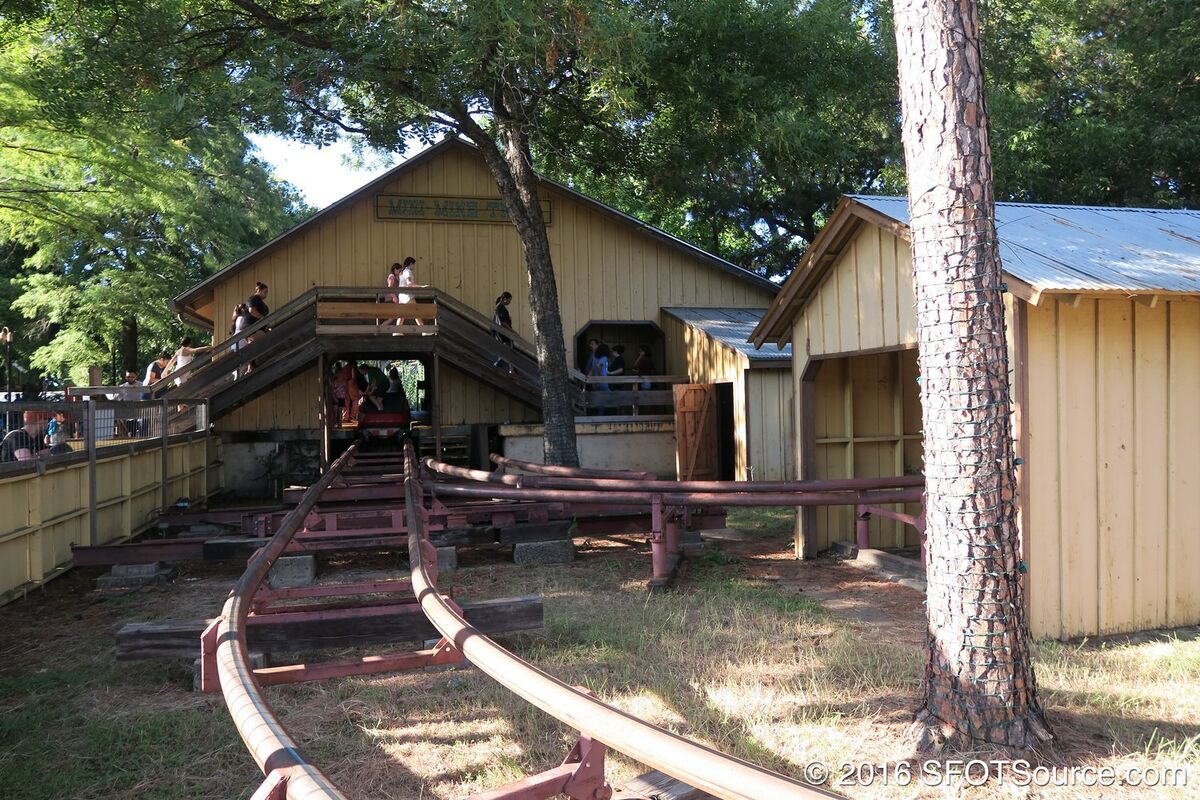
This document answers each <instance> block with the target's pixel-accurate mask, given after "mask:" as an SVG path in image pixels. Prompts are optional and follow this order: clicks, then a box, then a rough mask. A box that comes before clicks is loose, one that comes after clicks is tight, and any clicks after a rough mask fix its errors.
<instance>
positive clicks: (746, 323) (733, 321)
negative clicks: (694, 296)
mask: <svg viewBox="0 0 1200 800" xmlns="http://www.w3.org/2000/svg"><path fill="white" fill-rule="evenodd" d="M663 311H664V312H666V313H668V314H670V315H671V316H672V317H675V318H676V319H678V320H680V321H681V322H683V323H685V324H687V325H690V326H691V327H693V328H695V329H697V330H699V331H701V332H702V333H704V334H705V335H706V336H708V337H710V338H711V339H714V340H716V341H718V342H720V343H721V344H723V345H725V346H726V347H728V348H729V349H731V350H734V351H736V352H738V353H741V354H742V355H743V356H745V357H746V358H748V359H750V362H751V363H752V364H753V363H759V364H763V365H766V364H769V363H774V362H780V361H782V362H788V363H790V361H791V358H792V347H791V345H788V346H786V347H784V348H783V349H782V350H775V349H773V350H758V349H756V348H755V347H754V345H753V344H751V343H750V334H751V333H752V332H753V331H754V328H755V326H757V325H758V323H759V321H760V320H762V318H763V314H765V313H766V312H767V310H766V309H765V308H678V307H673V308H664V309H663Z"/></svg>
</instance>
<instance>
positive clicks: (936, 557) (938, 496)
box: [895, 0, 1050, 748]
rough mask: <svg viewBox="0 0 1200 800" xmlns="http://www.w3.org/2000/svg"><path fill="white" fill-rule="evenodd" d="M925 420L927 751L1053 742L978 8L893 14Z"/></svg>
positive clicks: (951, 5) (955, 2)
mask: <svg viewBox="0 0 1200 800" xmlns="http://www.w3.org/2000/svg"><path fill="white" fill-rule="evenodd" d="M895 28H896V43H897V53H898V56H899V74H900V99H901V108H902V111H903V141H904V158H905V164H906V169H907V174H908V192H909V194H908V196H909V228H910V231H911V236H912V262H913V276H914V282H915V287H916V301H917V327H918V346H919V355H920V369H921V407H922V410H923V413H924V417H923V426H924V429H925V442H924V444H925V486H926V501H925V513H926V522H927V526H928V527H927V528H926V569H927V574H928V590H927V596H926V608H927V612H928V615H929V633H928V642H929V657H928V661H927V663H926V668H925V702H924V706H923V709H922V718H923V719H924V720H925V722H926V723H928V727H927V728H926V737H925V742H924V743H925V744H930V743H931V742H932V740H933V739H934V738H935V737H937V736H939V735H940V736H961V737H965V738H967V739H968V740H981V741H986V742H993V743H997V744H1002V745H1010V746H1015V747H1021V748H1025V747H1030V746H1032V745H1034V744H1036V743H1038V742H1040V741H1042V740H1046V739H1049V738H1050V732H1049V729H1048V728H1047V727H1046V724H1045V719H1044V717H1043V714H1042V709H1041V707H1040V705H1039V704H1038V698H1037V684H1036V682H1035V679H1034V674H1033V662H1032V660H1031V658H1030V647H1029V627H1028V623H1027V620H1026V609H1025V597H1024V590H1023V586H1022V579H1021V563H1022V562H1021V553H1020V542H1019V540H1018V535H1017V528H1016V475H1015V465H1014V463H1013V445H1012V429H1011V426H1010V416H1009V415H1010V410H1011V396H1010V392H1009V385H1008V355H1007V346H1006V342H1005V333H1004V303H1003V297H1002V292H1003V287H1002V283H1001V271H1000V254H999V249H998V246H997V242H996V226H995V218H994V215H995V203H994V200H993V196H992V162H991V151H990V148H989V145H988V116H987V107H986V105H985V103H984V93H983V65H982V55H981V51H980V42H979V17H978V10H977V8H976V5H975V3H974V2H973V0H898V2H897V3H896V7H895Z"/></svg>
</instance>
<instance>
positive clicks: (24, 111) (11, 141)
mask: <svg viewBox="0 0 1200 800" xmlns="http://www.w3.org/2000/svg"><path fill="white" fill-rule="evenodd" d="M0 42H2V49H0V118H3V119H4V120H5V122H6V124H5V125H4V126H3V127H2V128H0V176H3V177H0V241H7V242H8V245H7V248H8V249H9V251H10V252H13V251H14V248H19V250H20V252H21V254H22V257H21V258H8V259H5V260H4V262H3V264H2V265H0V268H2V269H3V270H4V272H3V275H2V276H0V277H2V278H3V279H4V280H5V282H6V283H7V287H8V292H9V294H10V296H13V297H12V305H11V309H12V311H15V312H17V313H18V314H20V315H21V316H22V317H23V320H21V321H18V320H15V319H12V316H13V314H12V313H11V312H10V313H9V314H8V315H7V317H6V320H5V324H10V326H11V327H13V328H14V329H15V330H17V331H18V333H19V336H20V338H21V344H20V346H19V348H18V351H19V352H20V353H22V354H23V355H24V356H25V357H26V358H28V359H29V363H31V364H32V366H34V367H35V368H39V369H41V370H43V371H45V372H48V373H57V372H58V371H59V370H60V369H62V368H63V367H64V366H65V367H66V371H67V374H66V375H64V376H63V377H69V378H70V379H71V380H73V381H75V382H77V383H78V382H83V381H84V380H86V369H87V367H88V366H89V365H92V364H102V365H107V364H108V363H109V361H110V358H111V356H110V354H111V352H112V351H113V349H114V348H116V347H117V346H118V343H119V342H120V341H121V337H122V332H123V327H124V326H126V325H127V324H128V322H127V321H129V320H136V324H137V327H138V328H140V333H141V353H142V354H146V353H148V352H150V351H151V350H157V349H161V348H169V349H174V346H175V344H176V343H177V342H178V339H179V337H180V336H181V334H182V327H181V325H180V323H179V322H177V321H176V320H174V319H173V318H172V316H171V314H170V311H169V309H168V301H169V300H170V298H171V297H173V296H174V295H176V294H178V293H179V292H180V291H182V290H183V289H184V288H186V287H187V286H189V285H191V284H193V283H195V282H196V281H198V280H200V279H201V278H203V277H205V276H206V275H208V274H210V273H211V272H213V271H214V270H215V269H217V268H218V267H220V266H222V265H224V264H225V263H228V262H229V261H230V260H232V259H233V258H234V257H236V256H238V255H240V254H242V253H244V252H245V251H247V250H249V249H250V248H252V247H253V246H255V245H256V244H258V243H260V242H262V241H264V240H265V239H266V238H268V237H269V236H271V235H273V234H275V233H278V232H279V231H280V230H281V229H282V228H284V227H287V225H288V224H289V223H290V221H291V220H292V218H293V217H294V216H295V215H296V214H297V213H298V212H299V211H300V210H301V209H300V207H299V204H298V203H297V200H296V197H295V195H294V194H293V193H291V191H290V190H288V189H286V188H284V187H281V186H280V185H278V184H277V183H276V182H275V181H274V180H273V179H272V178H271V177H270V174H269V172H268V169H267V167H266V165H265V164H264V163H262V162H261V161H259V160H258V159H256V158H254V157H253V156H252V155H250V145H249V143H248V141H247V140H246V138H245V137H244V136H243V134H242V133H241V132H240V131H238V129H237V128H236V127H235V126H233V125H230V124H228V123H219V124H216V123H208V122H207V121H205V120H203V119H198V118H197V115H196V114H195V113H194V112H195V110H194V109H193V108H191V107H189V105H188V104H187V102H185V101H184V102H181V101H180V98H176V99H175V101H173V102H172V103H171V104H170V106H169V107H163V106H161V105H155V104H147V105H145V106H141V107H131V108H130V109H128V113H126V114H122V115H117V116H114V115H110V114H107V113H99V112H97V111H96V109H95V108H94V107H93V105H92V103H91V101H90V100H89V98H88V96H87V95H86V94H83V93H80V92H78V91H76V90H75V88H74V87H73V85H72V84H71V83H69V82H68V83H60V84H56V83H55V82H54V81H55V78H56V76H57V77H59V78H61V77H62V76H61V75H58V74H57V73H56V71H55V69H53V68H52V66H51V65H52V64H53V63H55V62H56V61H66V60H70V59H71V58H73V53H72V51H71V48H70V46H69V45H68V44H66V43H64V42H62V41H61V40H59V39H57V38H55V37H49V36H47V34H46V33H45V31H44V29H43V28H42V26H41V24H40V22H39V23H36V24H35V23H29V24H25V25H17V24H15V23H13V22H12V21H11V18H10V19H9V20H6V21H5V22H3V23H0ZM136 357H137V354H133V355H132V356H131V360H133V359H136Z"/></svg>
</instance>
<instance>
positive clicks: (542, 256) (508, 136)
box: [459, 113, 579, 467]
mask: <svg viewBox="0 0 1200 800" xmlns="http://www.w3.org/2000/svg"><path fill="white" fill-rule="evenodd" d="M459 122H460V124H462V125H463V129H464V132H466V133H467V135H468V136H469V137H470V139H471V141H473V142H474V143H475V144H476V145H478V146H479V149H480V151H481V153H482V154H483V159H484V162H485V163H486V164H487V168H488V171H489V172H490V173H491V175H492V178H493V179H494V180H495V181H496V185H497V186H498V187H499V189H500V196H501V197H502V198H503V199H504V205H505V208H506V209H507V210H508V215H509V217H510V218H511V219H512V221H513V224H514V225H515V226H516V228H517V235H518V236H519V237H520V240H521V250H522V252H523V253H524V255H525V267H526V271H527V273H528V275H529V310H530V312H531V313H532V315H533V334H534V346H535V347H536V349H537V360H538V368H539V370H540V371H541V373H542V374H541V378H542V424H543V426H544V433H543V436H542V452H543V456H544V458H545V462H546V463H547V464H559V465H562V466H570V467H577V466H579V451H578V449H577V448H576V443H575V407H574V403H573V402H572V401H571V384H570V374H569V372H568V370H567V353H566V349H565V346H564V344H563V342H564V338H563V326H562V314H561V312H560V311H559V307H558V283H557V281H556V280H555V278H554V264H553V262H552V261H551V258H550V239H549V237H548V236H547V235H546V220H545V217H544V216H543V215H542V206H541V202H540V200H539V197H538V176H537V173H536V172H534V169H533V161H532V158H531V154H530V149H529V137H528V136H527V135H526V134H525V132H524V131H523V130H522V129H521V127H520V126H519V125H518V124H517V122H516V121H515V120H513V119H511V118H509V117H508V116H507V115H504V114H500V113H498V114H497V116H496V118H495V125H496V130H497V133H498V134H499V139H500V143H499V145H497V143H496V142H495V140H493V139H492V138H491V136H489V135H488V134H487V133H486V132H485V131H483V130H482V129H479V128H478V126H476V125H475V124H474V121H473V120H471V119H470V117H469V116H467V117H466V119H465V120H463V119H460V120H459Z"/></svg>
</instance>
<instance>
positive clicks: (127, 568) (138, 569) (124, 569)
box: [112, 561, 162, 578]
mask: <svg viewBox="0 0 1200 800" xmlns="http://www.w3.org/2000/svg"><path fill="white" fill-rule="evenodd" d="M160 569H162V562H161V561H151V562H150V563H148V564H113V567H112V574H113V575H114V576H119V577H122V578H142V577H145V576H147V575H157V574H158V571H159V570H160Z"/></svg>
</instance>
